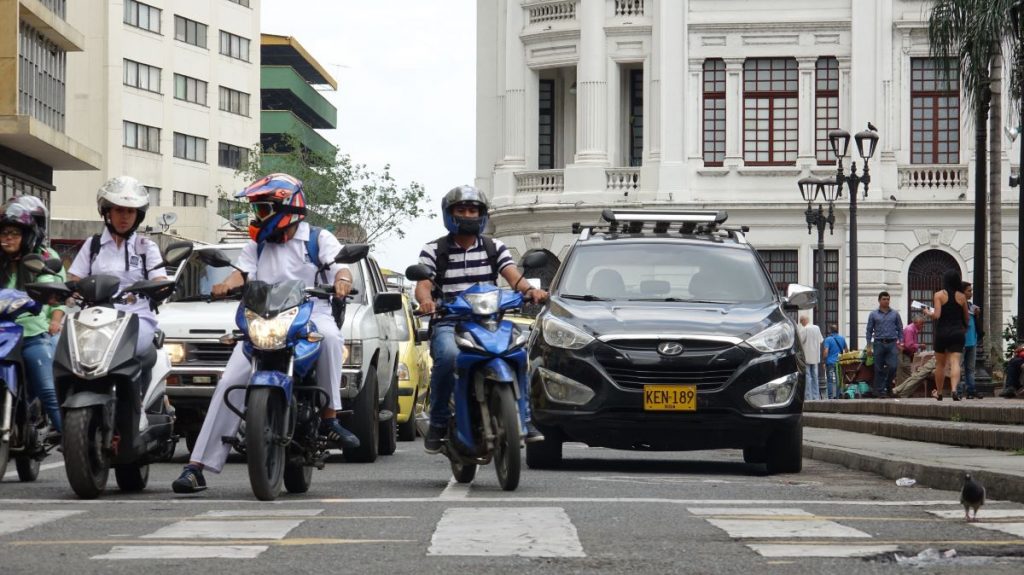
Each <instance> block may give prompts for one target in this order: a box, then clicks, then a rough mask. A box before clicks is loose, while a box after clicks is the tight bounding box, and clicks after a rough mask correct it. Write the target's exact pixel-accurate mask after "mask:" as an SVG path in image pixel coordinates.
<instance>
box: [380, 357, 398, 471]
mask: <svg viewBox="0 0 1024 575" xmlns="http://www.w3.org/2000/svg"><path fill="white" fill-rule="evenodd" d="M382 409H386V410H388V411H390V412H391V419H388V420H387V421H381V422H380V431H378V436H379V437H380V440H379V441H380V443H379V445H378V446H377V453H379V454H380V455H393V454H394V453H395V450H396V449H398V375H395V376H394V377H393V378H391V388H390V389H388V394H387V395H386V396H384V407H383V408H382Z"/></svg>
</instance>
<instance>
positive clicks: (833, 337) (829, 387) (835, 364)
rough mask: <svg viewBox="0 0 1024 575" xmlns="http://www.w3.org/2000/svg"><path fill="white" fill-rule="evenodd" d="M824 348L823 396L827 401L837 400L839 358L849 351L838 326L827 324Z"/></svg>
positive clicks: (840, 390)
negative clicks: (826, 397)
mask: <svg viewBox="0 0 1024 575" xmlns="http://www.w3.org/2000/svg"><path fill="white" fill-rule="evenodd" d="M822 346H824V348H825V395H827V396H828V399H839V394H840V393H842V388H841V387H842V386H840V385H838V384H837V379H838V377H837V374H838V373H839V356H840V355H841V354H843V353H846V352H847V351H849V350H850V346H848V345H847V344H846V338H845V337H843V336H842V335H840V334H839V326H838V325H836V324H834V323H833V324H829V326H828V337H826V338H825V341H824V342H823V343H822Z"/></svg>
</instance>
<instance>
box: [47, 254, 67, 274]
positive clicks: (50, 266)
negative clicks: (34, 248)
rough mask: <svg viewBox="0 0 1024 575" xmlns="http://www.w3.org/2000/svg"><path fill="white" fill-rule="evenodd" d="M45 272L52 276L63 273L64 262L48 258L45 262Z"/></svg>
mask: <svg viewBox="0 0 1024 575" xmlns="http://www.w3.org/2000/svg"><path fill="white" fill-rule="evenodd" d="M46 270H47V271H48V272H50V273H51V274H53V275H58V274H60V272H62V271H64V262H62V261H60V260H59V259H58V258H50V259H48V260H46Z"/></svg>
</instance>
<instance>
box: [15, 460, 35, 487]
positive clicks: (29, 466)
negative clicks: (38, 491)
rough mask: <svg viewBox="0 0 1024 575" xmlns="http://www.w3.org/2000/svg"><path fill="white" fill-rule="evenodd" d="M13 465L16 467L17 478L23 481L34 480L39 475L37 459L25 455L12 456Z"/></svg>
mask: <svg viewBox="0 0 1024 575" xmlns="http://www.w3.org/2000/svg"><path fill="white" fill-rule="evenodd" d="M14 466H15V467H16V468H17V469H18V479H20V480H21V481H23V482H26V483H27V482H29V481H35V480H36V478H38V477H39V460H38V459H36V458H35V457H29V456H27V455H19V456H18V457H16V458H14Z"/></svg>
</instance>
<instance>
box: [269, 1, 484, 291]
mask: <svg viewBox="0 0 1024 575" xmlns="http://www.w3.org/2000/svg"><path fill="white" fill-rule="evenodd" d="M261 6H262V17H261V20H262V24H261V28H262V31H263V32H266V33H268V34H280V35H283V36H294V37H295V38H296V39H297V40H298V41H299V43H300V44H302V46H303V47H305V48H306V51H308V52H309V53H310V54H311V55H312V56H313V57H314V58H316V59H317V61H319V62H320V63H321V64H322V65H323V66H324V68H325V69H326V70H327V71H328V73H330V74H331V75H332V76H334V79H335V80H337V81H338V91H337V92H335V93H327V94H326V95H327V98H328V99H329V100H330V101H331V102H333V103H334V105H335V106H337V108H338V129H337V130H321V131H320V133H321V134H323V135H324V136H325V137H326V138H327V139H328V140H330V141H331V142H332V143H334V144H335V145H337V146H338V147H339V148H341V151H342V152H343V153H346V154H349V155H350V156H352V158H353V160H355V161H356V162H359V163H362V164H366V165H367V167H368V168H370V169H373V170H376V171H379V170H380V169H381V168H383V167H384V165H385V164H391V173H392V175H393V176H394V178H395V179H396V180H397V181H398V182H399V183H400V184H403V185H405V184H408V183H409V182H410V181H416V182H419V183H421V184H423V186H424V187H425V188H426V190H427V194H428V195H429V196H430V209H431V211H432V212H434V213H435V214H436V213H437V212H438V211H439V210H440V204H441V197H442V196H443V195H444V194H445V192H447V191H448V190H449V189H451V188H453V187H454V186H456V185H459V184H463V183H465V184H472V183H473V178H474V176H475V174H474V173H473V172H474V166H475V163H474V162H475V160H474V158H475V155H476V146H475V137H476V136H475V132H474V125H475V123H476V53H475V50H476V3H475V1H474V0H430V1H424V0H263V2H262V4H261ZM404 229H405V230H406V237H405V239H403V240H399V239H398V238H397V236H391V237H390V238H389V239H387V240H384V241H383V242H382V243H380V244H378V245H375V246H374V255H375V256H376V257H377V261H378V262H379V263H380V264H381V266H383V267H388V268H391V269H394V270H396V271H402V272H404V271H405V268H406V266H408V265H410V264H412V263H415V260H416V258H417V256H418V255H419V251H420V247H421V246H422V245H423V243H425V242H426V241H428V240H432V239H434V238H437V237H438V236H440V235H442V234H443V233H444V228H443V226H442V224H441V219H440V217H439V216H435V218H434V219H432V220H427V219H422V220H417V221H414V222H412V223H411V224H407V225H406V226H404Z"/></svg>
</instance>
